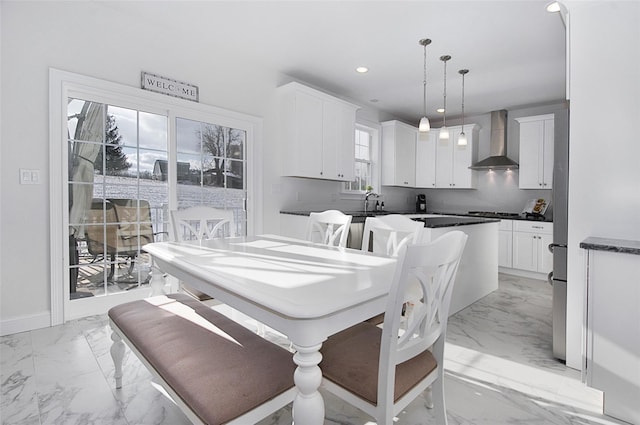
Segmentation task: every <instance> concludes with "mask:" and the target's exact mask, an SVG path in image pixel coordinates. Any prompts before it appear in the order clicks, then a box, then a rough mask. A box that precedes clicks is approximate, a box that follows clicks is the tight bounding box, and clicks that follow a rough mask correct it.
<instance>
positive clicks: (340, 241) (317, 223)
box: [307, 210, 353, 248]
mask: <svg viewBox="0 0 640 425" xmlns="http://www.w3.org/2000/svg"><path fill="white" fill-rule="evenodd" d="M352 218H353V217H352V216H350V215H347V214H344V213H343V212H341V211H338V210H327V211H323V212H312V213H311V214H309V221H308V224H307V240H309V241H311V242H317V243H321V244H324V245H329V246H339V247H342V248H345V247H346V246H347V238H348V237H349V227H350V226H351V219H352Z"/></svg>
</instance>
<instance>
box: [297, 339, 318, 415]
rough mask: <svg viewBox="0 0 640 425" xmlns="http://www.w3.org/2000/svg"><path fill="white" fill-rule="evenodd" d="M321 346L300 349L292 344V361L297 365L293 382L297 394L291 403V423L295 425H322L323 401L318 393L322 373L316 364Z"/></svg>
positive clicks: (300, 347)
mask: <svg viewBox="0 0 640 425" xmlns="http://www.w3.org/2000/svg"><path fill="white" fill-rule="evenodd" d="M321 346H322V344H317V345H313V346H310V347H302V346H299V345H296V344H295V343H294V344H293V348H294V349H295V350H296V354H295V355H294V356H293V361H294V362H295V364H297V365H298V368H297V369H296V371H295V373H294V375H293V380H294V382H295V384H296V387H297V388H298V394H297V395H296V398H295V400H294V401H293V422H294V423H295V424H296V425H322V424H323V423H324V400H323V399H322V395H320V393H319V392H318V388H319V387H320V383H321V382H322V371H321V370H320V367H318V364H319V363H320V361H321V360H322V354H320V351H319V350H320V347H321Z"/></svg>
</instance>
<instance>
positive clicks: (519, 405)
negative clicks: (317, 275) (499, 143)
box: [0, 275, 623, 425]
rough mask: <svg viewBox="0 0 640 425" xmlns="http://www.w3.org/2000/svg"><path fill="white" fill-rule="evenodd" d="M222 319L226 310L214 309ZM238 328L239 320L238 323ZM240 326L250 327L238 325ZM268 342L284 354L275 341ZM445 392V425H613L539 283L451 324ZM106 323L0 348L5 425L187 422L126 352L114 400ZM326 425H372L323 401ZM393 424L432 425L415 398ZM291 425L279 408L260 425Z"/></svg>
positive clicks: (509, 285)
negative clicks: (554, 326) (556, 337)
mask: <svg viewBox="0 0 640 425" xmlns="http://www.w3.org/2000/svg"><path fill="white" fill-rule="evenodd" d="M215 308H219V309H221V310H222V311H224V310H225V306H217V307H215ZM235 318H236V319H237V318H238V313H235ZM245 319H246V320H245V321H244V322H245V324H246V325H247V326H255V323H252V321H251V320H249V319H248V318H245ZM267 337H268V338H270V339H271V340H273V341H275V342H277V343H280V344H282V345H283V346H285V347H288V343H287V341H286V340H285V339H284V338H282V337H281V336H280V335H278V334H277V333H273V332H269V333H268V334H267ZM447 341H448V344H447V348H446V361H445V370H446V375H445V377H446V378H445V379H446V381H445V387H446V402H447V411H448V419H449V424H450V425H499V424H528V425H538V424H539V425H543V424H544V425H567V424H576V425H592V424H593V425H614V424H623V422H619V421H616V420H615V419H613V418H610V417H606V416H603V415H602V411H601V408H602V394H601V393H600V392H598V391H595V390H592V389H590V388H587V387H585V386H584V385H583V384H582V383H581V382H580V373H579V372H578V371H575V370H573V369H570V368H567V367H565V366H564V365H563V364H562V363H560V362H559V361H557V360H555V359H553V357H552V355H551V345H550V344H551V342H550V341H551V290H550V287H549V286H548V285H547V283H546V282H544V281H540V280H534V279H525V278H519V277H513V276H509V275H500V289H499V290H498V291H496V292H494V293H492V294H490V295H489V296H487V297H485V298H483V299H482V300H480V301H478V302H476V303H475V304H473V305H471V306H470V307H468V308H466V309H464V310H462V311H460V312H458V313H457V314H455V315H454V316H452V317H451V318H450V320H449V328H448V333H447ZM110 344H111V339H110V330H109V326H108V323H107V319H106V316H103V315H101V316H92V317H87V318H84V319H80V320H75V321H72V322H69V323H66V324H65V325H63V326H56V327H52V328H46V329H40V330H35V331H31V332H24V333H20V334H15V335H9V336H4V337H1V338H0V350H1V351H0V380H1V383H2V386H1V397H2V399H1V400H0V419H1V423H2V424H3V425H9V424H20V425H41V424H42V425H44V424H63V425H67V424H69V425H71V424H78V425H80V424H91V425H102V424H105V425H107V424H108V425H138V424H139V425H146V424H150V425H151V424H153V425H182V424H188V423H189V421H188V420H187V419H186V417H185V416H184V415H183V414H182V413H181V412H180V411H179V409H178V408H177V407H175V406H174V405H173V403H172V402H171V401H170V399H168V397H166V396H165V395H164V394H163V393H162V391H161V390H160V389H158V388H157V387H156V386H154V384H153V383H152V382H151V375H150V374H149V372H147V370H146V369H145V368H144V366H142V364H141V363H140V362H139V361H138V360H137V358H136V357H135V355H132V354H131V353H130V352H129V351H128V350H127V352H126V357H125V364H124V373H125V374H124V379H123V384H124V385H123V388H122V389H120V390H116V389H115V388H114V379H113V373H114V370H113V362H112V360H111V357H110V354H109V348H110ZM323 395H324V397H325V404H326V420H325V423H326V424H330V425H334V424H335V425H338V424H340V425H374V424H375V421H374V420H373V419H371V418H369V417H367V416H366V415H365V414H364V413H362V412H360V411H358V410H357V409H355V408H353V407H351V406H349V405H347V404H345V403H343V402H341V401H340V400H338V399H337V398H335V397H333V396H332V395H330V394H323ZM397 419H398V420H397V422H396V423H397V424H398V425H400V424H407V425H421V424H434V423H435V422H434V419H433V416H432V414H431V412H430V411H429V410H428V409H426V407H425V401H424V399H422V398H418V399H417V400H415V401H414V402H413V403H412V404H411V405H410V406H409V407H408V408H407V409H406V410H405V411H403V412H402V413H401V414H400V415H399V417H398V418H397ZM290 423H291V409H290V407H286V408H284V409H282V410H280V411H278V412H276V413H275V414H273V415H272V416H270V417H269V418H266V419H264V420H263V421H261V422H260V425H281V424H290Z"/></svg>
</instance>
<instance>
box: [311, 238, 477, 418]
mask: <svg viewBox="0 0 640 425" xmlns="http://www.w3.org/2000/svg"><path fill="white" fill-rule="evenodd" d="M466 240H467V235H465V234H464V233H463V232H460V231H453V232H449V233H446V234H444V235H442V236H440V237H439V238H438V239H436V240H435V241H433V242H431V243H428V244H418V245H405V246H403V247H402V248H400V252H399V253H398V266H397V268H396V272H395V276H394V279H393V283H392V285H391V290H390V291H389V297H388V301H387V308H386V313H385V317H386V318H385V321H384V325H383V327H382V329H380V328H379V327H378V326H375V325H373V324H371V323H368V322H362V323H359V324H357V325H355V326H353V327H351V328H349V329H346V330H344V331H342V332H340V333H338V334H336V335H334V336H331V337H330V338H329V339H327V341H326V342H325V343H324V344H323V347H322V349H321V350H320V351H321V353H322V362H321V363H320V368H321V369H322V375H323V379H322V388H324V389H325V390H328V391H329V392H331V393H333V394H334V395H336V396H338V397H339V398H341V399H343V400H344V401H346V402H348V403H350V404H352V405H353V406H355V407H357V408H358V409H360V410H362V411H364V412H366V413H367V414H369V415H371V416H373V417H374V418H375V419H376V423H378V424H384V425H392V424H393V418H394V416H396V415H397V414H398V413H400V412H401V411H402V410H403V409H404V408H405V407H406V406H407V405H408V404H409V403H410V402H411V401H413V400H414V399H415V398H416V397H417V396H418V395H420V394H421V393H422V392H423V391H425V390H427V389H428V388H429V387H432V391H433V396H434V398H435V409H436V410H435V413H436V423H437V424H439V425H446V424H447V413H446V409H445V401H444V363H443V360H444V345H445V336H446V329H447V320H448V317H449V304H450V301H451V293H452V291H453V285H454V281H455V276H456V271H457V269H458V264H459V263H460V258H461V256H462V251H463V250H464V245H465V243H466ZM415 283H419V286H420V288H421V290H422V292H423V296H422V298H421V302H420V303H419V304H418V305H416V309H415V310H414V313H415V316H416V320H415V321H414V322H413V323H412V324H411V325H410V326H409V327H408V328H407V329H406V330H405V331H404V332H401V331H400V323H401V319H402V317H401V316H402V309H403V305H404V300H405V291H406V290H407V289H408V288H409V287H410V286H412V285H414V284H415ZM428 397H431V394H430V393H428ZM428 403H429V400H428Z"/></svg>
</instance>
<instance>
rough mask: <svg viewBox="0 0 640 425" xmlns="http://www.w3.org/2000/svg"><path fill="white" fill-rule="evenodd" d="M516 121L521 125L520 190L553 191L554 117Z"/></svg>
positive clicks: (542, 116)
mask: <svg viewBox="0 0 640 425" xmlns="http://www.w3.org/2000/svg"><path fill="white" fill-rule="evenodd" d="M516 121H518V122H519V123H520V169H519V175H520V181H519V186H520V189H552V181H553V140H554V134H553V131H554V115H553V114H548V115H537V116H533V117H522V118H516Z"/></svg>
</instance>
